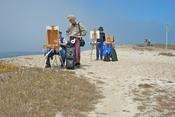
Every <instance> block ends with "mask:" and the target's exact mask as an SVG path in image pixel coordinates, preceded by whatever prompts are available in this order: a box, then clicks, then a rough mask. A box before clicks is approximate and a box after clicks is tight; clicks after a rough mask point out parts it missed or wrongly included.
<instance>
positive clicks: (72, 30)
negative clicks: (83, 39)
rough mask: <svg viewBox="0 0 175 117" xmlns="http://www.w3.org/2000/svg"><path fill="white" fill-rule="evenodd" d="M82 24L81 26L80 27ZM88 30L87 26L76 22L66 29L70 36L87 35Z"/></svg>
mask: <svg viewBox="0 0 175 117" xmlns="http://www.w3.org/2000/svg"><path fill="white" fill-rule="evenodd" d="M79 26H80V27H79ZM80 31H81V35H80ZM86 33H87V32H86V30H85V28H84V27H83V26H82V25H80V24H79V23H77V24H75V25H71V26H70V27H68V29H67V30H66V34H67V35H68V36H69V37H78V36H85V35H86Z"/></svg>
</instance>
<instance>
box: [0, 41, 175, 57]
mask: <svg viewBox="0 0 175 117" xmlns="http://www.w3.org/2000/svg"><path fill="white" fill-rule="evenodd" d="M117 46H119V47H120V46H121V47H123V46H139V47H142V46H144V44H119V45H117ZM148 47H149V46H148ZM153 47H158V48H164V47H165V44H153ZM168 47H169V49H173V50H175V45H174V44H171V45H168ZM87 50H90V46H89V47H88V48H87V46H85V47H83V48H81V51H87ZM94 50H95V49H94ZM41 54H43V52H42V51H38V52H37V51H36V52H30V51H23V52H22V51H20V52H19V51H18V52H0V59H4V58H11V57H19V56H28V55H41Z"/></svg>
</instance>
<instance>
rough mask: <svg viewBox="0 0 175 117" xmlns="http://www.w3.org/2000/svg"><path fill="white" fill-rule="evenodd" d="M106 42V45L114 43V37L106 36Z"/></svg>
mask: <svg viewBox="0 0 175 117" xmlns="http://www.w3.org/2000/svg"><path fill="white" fill-rule="evenodd" d="M105 42H106V43H113V42H114V36H112V35H106V37H105Z"/></svg>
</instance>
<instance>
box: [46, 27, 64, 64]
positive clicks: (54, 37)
mask: <svg viewBox="0 0 175 117" xmlns="http://www.w3.org/2000/svg"><path fill="white" fill-rule="evenodd" d="M46 30H47V44H45V45H43V48H44V49H47V52H46V54H45V56H44V62H45V63H44V66H45V64H46V59H47V57H48V55H49V53H50V52H51V51H52V50H53V49H58V50H59V48H60V40H59V37H60V35H59V31H58V30H59V29H58V26H47V27H46ZM58 58H59V59H60V60H61V57H60V56H58V57H57V56H56V55H55V56H54V58H53V61H52V64H56V65H57V66H58V61H57V59H58Z"/></svg>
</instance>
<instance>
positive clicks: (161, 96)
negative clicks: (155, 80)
mask: <svg viewBox="0 0 175 117" xmlns="http://www.w3.org/2000/svg"><path fill="white" fill-rule="evenodd" d="M133 94H134V98H133V100H134V101H135V102H136V103H137V105H138V107H137V108H138V110H140V113H137V114H136V115H135V117H142V116H150V117H173V116H174V115H175V88H173V83H172V85H167V86H163V87H162V86H158V85H155V84H139V85H138V88H136V89H134V90H133Z"/></svg>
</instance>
